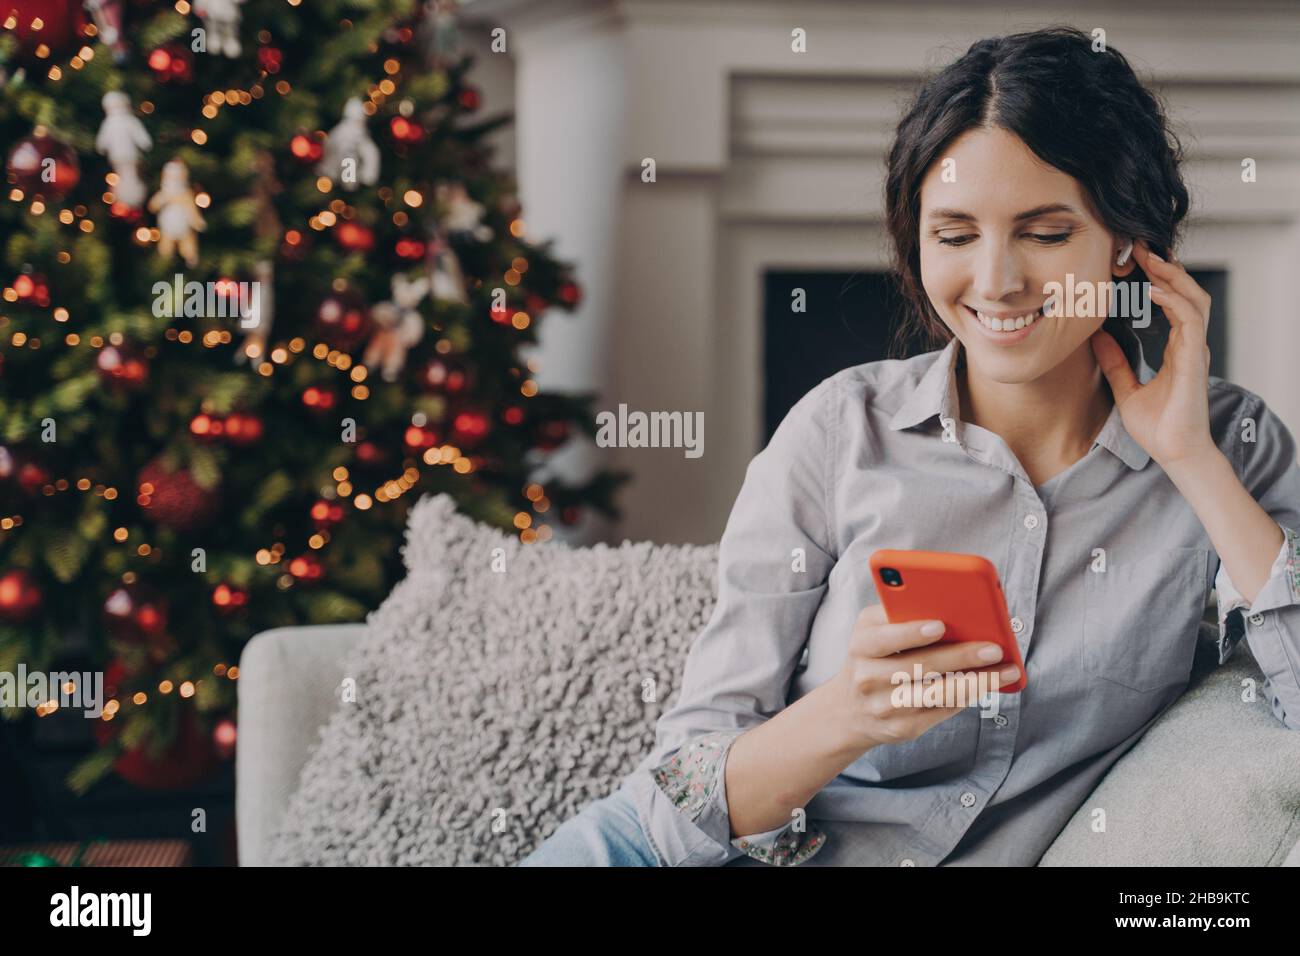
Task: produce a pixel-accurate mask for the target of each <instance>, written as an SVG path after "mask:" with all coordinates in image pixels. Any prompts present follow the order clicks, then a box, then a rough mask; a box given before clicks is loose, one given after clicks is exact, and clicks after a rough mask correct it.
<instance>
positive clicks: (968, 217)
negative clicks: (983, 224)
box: [927, 202, 1079, 222]
mask: <svg viewBox="0 0 1300 956" xmlns="http://www.w3.org/2000/svg"><path fill="white" fill-rule="evenodd" d="M1054 212H1068V213H1072V214H1074V215H1076V216H1077V215H1079V210H1077V209H1075V208H1074V207H1073V206H1071V205H1069V204H1068V203H1063V202H1052V203H1044V204H1043V205H1041V206H1035V207H1034V208H1033V209H1026V210H1025V211H1024V212H1020V213H1016V217H1015V221H1016V222H1022V221H1024V220H1025V219H1037V218H1038V217H1039V216H1046V215H1050V214H1051V213H1054ZM927 218H929V219H957V220H960V221H962V222H974V221H975V216H974V215H972V214H971V213H968V212H964V211H962V210H961V209H944V208H940V209H931V210H930V213H929V215H928V216H927Z"/></svg>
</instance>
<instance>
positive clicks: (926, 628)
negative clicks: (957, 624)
mask: <svg viewBox="0 0 1300 956" xmlns="http://www.w3.org/2000/svg"><path fill="white" fill-rule="evenodd" d="M942 633H943V621H927V622H926V623H925V624H922V625H921V634H922V635H923V636H925V637H938V636H939V635H940V634H942Z"/></svg>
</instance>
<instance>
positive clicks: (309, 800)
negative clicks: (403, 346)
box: [268, 495, 717, 866]
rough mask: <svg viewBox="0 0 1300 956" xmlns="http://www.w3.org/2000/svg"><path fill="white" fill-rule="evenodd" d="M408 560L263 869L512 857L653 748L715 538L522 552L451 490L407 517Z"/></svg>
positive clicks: (354, 659) (354, 663)
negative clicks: (458, 503)
mask: <svg viewBox="0 0 1300 956" xmlns="http://www.w3.org/2000/svg"><path fill="white" fill-rule="evenodd" d="M403 558H404V561H405V563H406V567H407V570H408V576H407V578H406V579H405V580H403V581H402V582H401V583H400V584H399V585H398V586H397V587H396V588H395V589H394V591H393V593H392V594H391V595H390V596H389V597H388V599H387V600H386V601H385V602H384V604H383V605H382V606H381V607H380V608H379V609H378V610H377V611H375V612H373V613H372V614H371V615H370V616H369V617H368V618H367V632H366V634H365V636H364V637H363V638H362V639H361V641H360V643H359V644H358V645H357V647H356V648H355V649H354V650H353V651H352V652H351V653H350V655H349V657H348V659H347V664H346V668H345V671H344V673H345V675H346V677H345V680H344V685H345V686H344V688H343V690H344V691H346V690H347V686H348V684H349V681H348V678H350V679H351V680H353V681H355V694H354V696H355V701H354V702H349V701H348V700H347V697H348V696H350V695H349V694H347V693H342V692H341V693H340V696H341V697H342V698H344V700H343V702H342V703H341V704H340V705H339V707H338V709H337V711H335V713H334V715H333V717H332V718H331V719H330V721H329V722H328V723H327V725H326V726H325V728H324V729H323V730H322V733H321V739H320V742H319V743H318V744H317V745H316V747H315V748H314V749H313V751H312V753H311V756H310V757H309V758H308V761H307V764H306V766H305V767H304V769H303V774H302V778H301V782H300V783H299V787H298V790H297V792H296V793H295V794H294V796H293V797H292V798H291V800H290V802H289V806H288V809H287V812H286V813H285V815H284V822H283V823H282V824H281V830H280V832H279V833H278V834H276V836H275V837H273V838H272V840H271V843H270V846H269V848H268V862H269V863H270V864H271V865H300V866H301V865H309V866H310V865H380V864H384V865H466V864H478V865H497V866H501V865H509V864H513V863H515V862H517V861H518V860H520V859H522V858H523V857H524V856H526V855H527V854H528V853H529V852H530V851H531V850H532V849H533V848H534V847H535V846H536V845H537V844H539V843H540V842H541V841H542V840H543V839H544V838H545V837H547V836H549V835H550V834H551V833H552V832H554V830H555V828H556V827H558V826H559V825H560V824H561V823H562V822H564V821H565V820H567V819H568V818H569V817H571V816H573V815H574V814H576V813H577V812H578V811H579V810H581V809H582V808H583V807H584V806H586V805H587V804H588V803H590V802H591V801H593V800H596V799H598V798H600V797H603V796H605V795H607V794H608V793H610V792H611V791H613V790H614V789H615V788H616V787H617V786H618V784H619V783H620V782H621V780H622V778H623V777H624V776H626V775H627V774H629V773H631V772H632V770H633V769H635V767H636V765H637V764H638V763H639V762H640V761H641V760H642V758H643V757H644V756H645V755H646V754H647V753H649V751H650V749H651V748H652V747H653V745H654V725H655V721H656V720H657V719H658V717H659V715H660V714H661V713H663V711H664V710H666V709H667V708H668V707H670V706H671V705H672V702H673V700H674V699H675V698H676V696H677V690H678V688H677V686H676V685H677V683H678V681H679V677H680V674H681V672H682V667H683V664H684V662H685V658H686V654H687V651H688V650H689V648H690V644H691V642H692V641H693V640H694V638H695V636H696V635H697V634H698V633H699V631H700V630H701V628H703V626H704V624H705V623H706V622H707V621H708V618H709V615H710V614H711V613H712V611H713V605H714V601H715V594H716V587H717V580H716V575H717V546H716V545H709V546H707V547H699V546H691V545H685V546H667V545H653V544H650V543H646V542H643V543H639V544H632V543H629V542H624V543H623V544H622V545H621V546H620V547H617V548H611V547H609V546H607V545H603V544H600V545H596V546H594V547H591V548H572V547H569V546H567V545H565V544H562V543H558V542H548V543H545V544H528V545H525V544H521V543H520V542H519V540H518V539H517V538H516V537H513V536H509V535H506V534H503V533H501V532H499V531H497V530H495V529H493V528H489V527H486V526H484V525H481V524H479V523H477V522H475V521H473V520H472V519H470V518H467V517H465V516H464V515H461V514H459V513H457V511H456V509H455V503H454V500H453V499H452V498H451V497H450V496H448V495H438V496H436V497H425V498H423V499H422V500H421V501H419V502H418V503H417V504H416V505H415V506H414V508H412V510H411V516H410V521H409V524H408V528H407V533H406V545H405V547H404V549H403ZM494 568H499V569H501V570H494ZM647 680H652V681H653V682H654V694H653V696H654V701H653V702H645V701H643V699H642V698H643V688H644V687H647V686H648V685H647V684H646V683H645V682H646V681H647ZM646 696H649V695H646Z"/></svg>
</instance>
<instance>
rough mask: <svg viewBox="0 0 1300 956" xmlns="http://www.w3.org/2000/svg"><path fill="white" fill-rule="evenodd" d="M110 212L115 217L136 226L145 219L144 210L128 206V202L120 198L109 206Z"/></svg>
mask: <svg viewBox="0 0 1300 956" xmlns="http://www.w3.org/2000/svg"><path fill="white" fill-rule="evenodd" d="M108 214H109V215H110V216H112V217H113V218H114V219H120V220H121V221H122V222H124V223H126V224H127V225H128V226H134V225H135V224H136V223H138V222H140V221H141V220H142V219H144V210H143V209H137V208H136V207H134V206H128V205H127V204H126V203H124V202H122V201H121V200H118V201H117V202H115V203H113V205H111V206H109V207H108Z"/></svg>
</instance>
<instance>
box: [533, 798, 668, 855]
mask: <svg viewBox="0 0 1300 956" xmlns="http://www.w3.org/2000/svg"><path fill="white" fill-rule="evenodd" d="M658 865H659V858H658V856H656V855H655V851H654V848H653V847H652V846H651V845H650V840H649V838H648V837H647V836H646V835H645V831H644V830H642V829H641V822H640V820H638V819H637V815H636V807H635V806H634V805H633V803H632V795H631V794H630V793H628V791H627V788H626V787H620V788H619V789H618V790H615V791H614V792H613V793H611V794H610V795H609V796H607V797H604V798H602V799H600V800H596V801H595V802H593V803H590V804H588V805H587V806H586V807H584V808H583V810H582V812H580V813H579V814H578V815H577V816H575V817H571V818H570V819H568V820H565V821H564V823H562V824H560V826H559V828H558V829H557V830H556V831H555V832H554V833H552V834H551V835H550V836H549V837H547V838H546V840H545V842H543V843H542V845H541V846H539V847H538V848H537V849H536V850H534V851H533V852H532V853H530V854H529V855H528V856H526V857H525V858H524V859H523V860H521V861H520V862H519V866H658Z"/></svg>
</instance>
